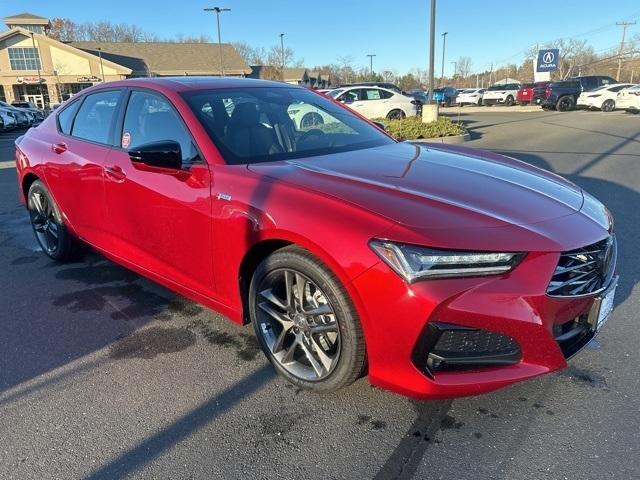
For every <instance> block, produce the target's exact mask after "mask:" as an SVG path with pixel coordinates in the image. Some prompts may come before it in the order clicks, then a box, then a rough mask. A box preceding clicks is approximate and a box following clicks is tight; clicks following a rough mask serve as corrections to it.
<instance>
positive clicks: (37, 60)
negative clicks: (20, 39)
mask: <svg viewBox="0 0 640 480" xmlns="http://www.w3.org/2000/svg"><path fill="white" fill-rule="evenodd" d="M31 44H32V45H33V50H34V51H35V52H36V67H38V89H39V90H40V96H41V97H42V109H43V110H44V107H45V104H44V93H42V77H41V75H40V51H39V50H38V49H37V48H36V41H35V38H34V36H33V32H31Z"/></svg>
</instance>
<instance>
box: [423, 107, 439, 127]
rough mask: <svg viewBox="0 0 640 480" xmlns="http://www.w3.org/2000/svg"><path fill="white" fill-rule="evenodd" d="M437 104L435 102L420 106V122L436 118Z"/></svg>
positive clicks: (428, 121) (431, 120)
mask: <svg viewBox="0 0 640 480" xmlns="http://www.w3.org/2000/svg"><path fill="white" fill-rule="evenodd" d="M438 112H439V106H438V105H437V104H427V105H423V106H422V122H423V123H430V122H435V121H437V120H438Z"/></svg>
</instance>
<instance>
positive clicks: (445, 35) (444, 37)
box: [440, 32, 449, 86]
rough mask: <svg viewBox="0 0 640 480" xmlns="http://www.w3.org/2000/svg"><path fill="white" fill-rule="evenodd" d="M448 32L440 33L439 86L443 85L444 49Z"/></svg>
mask: <svg viewBox="0 0 640 480" xmlns="http://www.w3.org/2000/svg"><path fill="white" fill-rule="evenodd" d="M448 34H449V32H444V33H443V34H442V70H441V73H440V86H444V49H445V47H446V45H447V35H448Z"/></svg>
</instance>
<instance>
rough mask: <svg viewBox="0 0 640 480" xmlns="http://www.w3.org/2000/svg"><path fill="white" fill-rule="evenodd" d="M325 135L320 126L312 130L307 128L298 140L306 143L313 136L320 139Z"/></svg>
mask: <svg viewBox="0 0 640 480" xmlns="http://www.w3.org/2000/svg"><path fill="white" fill-rule="evenodd" d="M324 136H325V133H324V132H323V131H322V130H320V129H319V128H312V129H311V130H307V131H306V132H304V133H303V134H302V135H300V138H298V142H301V143H304V142H308V141H309V140H311V139H312V138H314V139H315V138H317V139H320V138H322V137H324Z"/></svg>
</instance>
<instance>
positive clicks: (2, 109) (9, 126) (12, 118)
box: [0, 101, 44, 132]
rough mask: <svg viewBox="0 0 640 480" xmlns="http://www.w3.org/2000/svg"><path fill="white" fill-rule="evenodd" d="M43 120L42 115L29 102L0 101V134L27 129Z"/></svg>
mask: <svg viewBox="0 0 640 480" xmlns="http://www.w3.org/2000/svg"><path fill="white" fill-rule="evenodd" d="M43 120H44V113H43V112H42V111H41V110H39V109H38V108H36V107H35V106H34V105H32V104H31V103H29V102H14V103H12V104H9V103H7V102H3V101H0V132H5V131H10V130H15V129H19V128H22V129H24V128H29V127H32V126H35V125H38V124H39V123H40V122H42V121H43Z"/></svg>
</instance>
